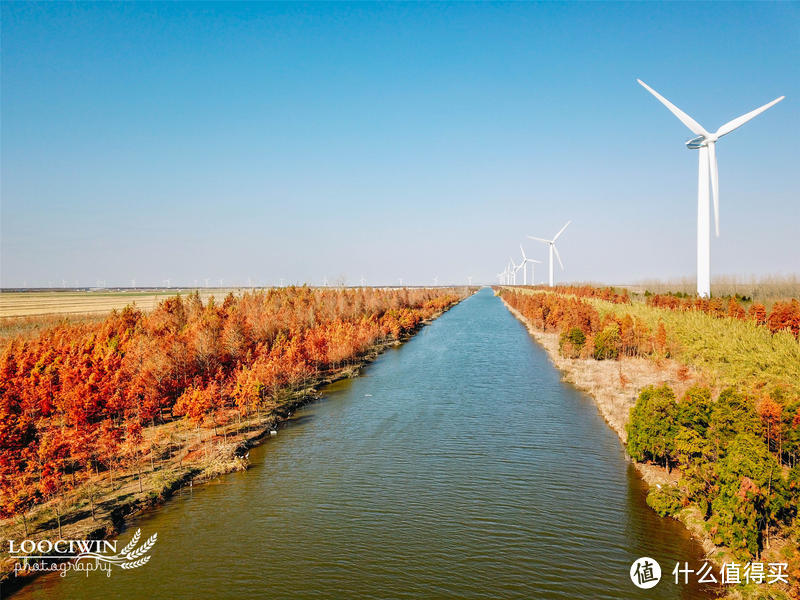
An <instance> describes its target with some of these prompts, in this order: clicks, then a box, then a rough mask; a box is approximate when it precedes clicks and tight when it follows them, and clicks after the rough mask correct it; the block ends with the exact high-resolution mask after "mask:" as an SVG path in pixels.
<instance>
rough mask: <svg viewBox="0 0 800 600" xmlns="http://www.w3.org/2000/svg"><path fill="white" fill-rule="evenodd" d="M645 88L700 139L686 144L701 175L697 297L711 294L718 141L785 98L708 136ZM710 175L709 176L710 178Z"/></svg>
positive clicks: (648, 87)
mask: <svg viewBox="0 0 800 600" xmlns="http://www.w3.org/2000/svg"><path fill="white" fill-rule="evenodd" d="M636 81H638V82H639V83H640V84H641V85H642V87H643V88H644V89H646V90H647V91H648V92H650V93H651V94H653V96H655V97H656V98H657V99H658V100H659V102H661V104H663V105H664V106H666V107H667V108H668V109H669V110H670V112H671V113H672V114H673V115H675V116H676V117H678V119H680V121H681V123H683V124H684V125H686V127H688V128H689V129H690V130H691V132H692V133H694V134H695V135H696V136H697V137H694V138H692V139H690V140H689V141H688V142H686V147H687V148H689V149H690V150H699V151H700V152H699V161H700V167H699V175H698V178H697V295H698V296H706V297H708V296H710V295H711V239H710V238H711V236H710V234H709V228H710V225H711V223H710V222H709V221H710V217H709V206H708V204H709V202H708V185H709V178H710V180H711V190H712V193H713V195H714V225H715V230H716V234H717V237H719V174H718V171H717V150H716V145H717V140H718V139H719V138H721V137H722V136H723V135H726V134H728V133H730V132H731V131H733V130H734V129H738V128H739V127H741V126H742V125H744V124H745V123H747V122H748V121H749V120H750V119H752V118H753V117H755V116H757V115H760V114H761V113H762V112H764V111H765V110H767V109H768V108H770V107H771V106H773V105H775V104H777V103H778V102H780V101H781V100H783V99H784V98H785V96H781V97H780V98H775V100H773V101H772V102H768V103H767V104H765V105H764V106H762V107H760V108H757V109H755V110H751V111H750V112H749V113H747V114H744V115H742V116H741V117H737V118H735V119H733V120H732V121H728V122H727V123H725V124H724V125H723V126H722V127H720V128H719V129H717V131H716V132H714V133H709V132H708V131H706V130H705V129H703V126H702V125H700V123H698V122H697V121H695V120H694V119H692V117H690V116H689V115H687V114H686V113H685V112H683V111H682V110H681V109H680V108H678V107H677V106H675V105H674V104H672V103H671V102H670V101H669V100H667V99H666V98H664V96H662V95H661V94H659V93H658V92H657V91H655V90H654V89H653V88H651V87H650V86H649V85H647V84H646V83H645V82H644V81H642V80H641V79H637V80H636ZM709 174H710V177H709Z"/></svg>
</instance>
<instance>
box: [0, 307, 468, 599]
mask: <svg viewBox="0 0 800 600" xmlns="http://www.w3.org/2000/svg"><path fill="white" fill-rule="evenodd" d="M462 299H463V298H460V299H457V300H455V301H453V302H451V303H450V304H449V305H447V306H446V307H444V308H443V309H442V310H439V311H437V312H434V313H433V314H432V315H430V317H429V318H427V319H425V320H423V321H421V322H419V323H418V324H417V326H416V327H414V328H413V329H411V330H408V331H407V332H405V333H404V334H402V335H401V336H400V337H399V338H394V337H393V336H388V337H384V338H382V339H380V340H379V341H378V342H376V343H375V344H373V345H372V346H370V347H369V348H368V349H367V350H366V351H365V352H364V353H362V354H361V355H360V356H359V357H357V358H355V359H353V360H351V361H349V362H348V364H347V365H346V366H344V367H341V368H338V369H335V370H332V371H327V372H324V373H321V374H320V375H319V376H317V377H315V378H309V379H308V380H307V381H306V383H305V385H304V386H302V388H300V389H293V390H285V392H284V393H283V394H282V395H281V396H280V397H279V398H276V400H275V402H274V403H272V404H271V405H270V406H268V407H265V408H264V409H263V410H262V411H261V412H260V413H258V412H257V413H256V414H255V416H252V417H251V418H249V419H241V420H239V419H237V413H236V411H235V410H231V411H230V413H229V414H227V415H222V417H223V418H221V419H219V420H218V422H216V425H215V426H214V427H212V426H206V427H195V426H194V425H192V424H191V423H190V422H189V421H188V420H187V419H178V420H175V421H171V422H168V423H166V424H164V425H158V426H155V427H148V428H146V429H145V430H144V435H145V438H146V439H148V438H149V439H160V440H168V445H167V446H165V447H164V448H163V449H162V451H161V452H158V453H155V452H154V453H151V462H150V463H149V467H150V469H144V470H146V471H148V470H149V472H148V473H143V472H142V471H143V469H142V468H141V466H140V467H139V468H138V469H134V470H128V471H127V472H124V473H116V474H114V475H113V480H112V481H111V486H110V489H109V486H108V480H109V473H102V472H101V473H100V474H99V475H96V476H95V477H93V478H92V479H91V480H90V481H89V482H87V483H86V484H85V485H82V486H79V487H77V488H76V489H75V490H74V493H71V494H70V497H69V500H70V503H72V502H73V501H76V500H77V502H76V503H75V506H74V508H71V509H70V510H63V512H61V513H60V514H58V516H56V517H54V516H53V515H54V512H56V511H58V510H61V509H60V508H59V507H58V506H56V505H55V504H53V503H45V504H42V505H41V506H40V507H37V509H36V510H35V511H31V513H30V514H29V515H28V519H27V524H26V523H23V522H22V519H18V520H15V521H11V520H6V521H5V522H4V524H3V527H2V528H0V535H2V536H3V537H4V538H6V539H23V538H29V539H34V540H37V539H45V538H54V537H56V536H58V537H60V538H64V539H102V538H110V537H115V536H116V535H118V534H119V533H120V532H121V531H123V530H124V528H125V524H126V522H127V521H129V520H130V519H131V518H133V517H135V516H137V515H140V514H141V513H142V512H144V511H147V510H151V509H152V508H154V507H156V506H158V505H160V504H162V503H163V502H165V501H166V500H167V499H169V498H171V497H173V496H175V495H182V494H184V493H186V490H187V488H188V489H191V488H192V487H193V486H194V485H195V484H199V483H204V482H208V481H212V480H214V479H216V478H217V477H219V476H220V475H222V474H224V473H228V472H232V471H236V470H244V469H246V468H247V466H248V458H247V457H248V449H249V448H252V447H254V446H256V445H258V444H260V443H262V442H263V441H264V440H266V439H267V438H269V437H271V436H272V435H275V434H277V433H278V431H279V428H280V425H281V424H282V423H283V422H285V421H286V420H287V419H289V418H290V417H291V415H292V413H293V412H294V411H295V410H296V409H297V408H298V407H299V406H301V405H303V404H306V403H308V402H311V401H314V400H316V399H318V398H319V397H320V393H319V390H320V388H321V387H323V386H325V385H328V384H330V383H332V382H334V381H337V380H341V379H345V378H353V377H356V376H358V374H359V373H360V371H361V369H362V368H363V367H364V366H366V365H367V364H369V363H371V362H372V361H374V360H375V359H376V358H377V357H378V356H379V355H380V354H381V353H382V352H384V351H385V350H386V349H387V348H389V347H393V346H397V345H400V344H402V343H403V342H405V341H407V340H408V339H410V338H411V337H413V336H414V335H415V334H416V333H418V332H419V331H420V329H422V328H423V327H424V326H425V325H427V324H429V323H431V322H432V321H433V320H435V319H436V318H438V317H440V316H441V315H442V314H443V313H444V312H446V311H448V310H449V309H450V308H452V307H453V306H455V305H456V304H458V302H460V301H461V300H462ZM222 423H227V424H222ZM153 455H155V457H154V456H153ZM143 477H144V478H145V480H146V483H145V485H142V481H143ZM65 504H66V503H65ZM59 520H60V524H59V523H58V521H59ZM25 527H27V528H28V529H29V532H28V534H27V535H26V534H25ZM14 563H15V561H13V560H11V559H9V558H8V557H7V555H6V557H5V559H4V560H3V563H2V571H3V573H2V576H3V579H2V582H0V585H1V586H2V592H3V593H5V594H8V593H10V592H11V591H13V590H16V589H18V588H19V587H21V586H22V585H24V584H25V583H27V582H28V581H30V580H31V579H32V578H33V575H29V576H26V577H14V575H13V567H14Z"/></svg>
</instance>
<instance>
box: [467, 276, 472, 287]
mask: <svg viewBox="0 0 800 600" xmlns="http://www.w3.org/2000/svg"><path fill="white" fill-rule="evenodd" d="M467 282H468V283H469V285H470V286H472V275H467Z"/></svg>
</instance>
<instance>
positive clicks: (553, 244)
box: [528, 221, 572, 287]
mask: <svg viewBox="0 0 800 600" xmlns="http://www.w3.org/2000/svg"><path fill="white" fill-rule="evenodd" d="M570 223H572V221H567V224H566V225H564V226H563V227H562V228H561V231H559V232H558V233H557V234H555V236H553V239H552V240H546V239H544V238H538V237H533V236H532V235H529V236H528V237H529V238H530V239H532V240H536V241H537V242H544V243H545V244H547V245H548V247H549V249H550V287H553V254H555V255H556V258H557V259H558V264H559V265H561V270H562V271H563V270H564V263H562V262H561V256H560V255H559V254H558V248H556V240H557V239H558V236H560V235H561V234H562V233H564V230H565V229H566V228H567V227H568V226H569V224H570Z"/></svg>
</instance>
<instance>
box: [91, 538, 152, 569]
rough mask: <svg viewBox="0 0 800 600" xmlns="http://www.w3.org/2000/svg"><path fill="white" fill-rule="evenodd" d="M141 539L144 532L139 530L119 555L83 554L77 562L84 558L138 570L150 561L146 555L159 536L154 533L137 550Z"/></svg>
mask: <svg viewBox="0 0 800 600" xmlns="http://www.w3.org/2000/svg"><path fill="white" fill-rule="evenodd" d="M141 537H142V530H141V529H137V530H136V533H134V534H133V537H132V538H131V541H130V542H128V544H127V545H126V546H125V547H124V548H123V549H122V550H120V551H119V552H118V553H117V554H114V555H111V556H106V555H105V554H98V553H97V552H83V553H81V554H79V555H78V556H77V558H76V562H77V561H78V560H81V559H83V558H94V559H96V560H99V561H103V562H106V563H110V564H114V565H117V566H119V567H120V568H122V569H136V568H138V567H141V566H142V565H146V564H147V561H149V560H150V557H149V556H146V555H147V553H148V552H150V549H151V548H152V547H153V546H154V545H155V543H156V540H157V539H158V534H157V533H154V534H153V535H151V536H150V537H149V538H147V541H146V542H144V543H143V544H142V545H140V546H139V547H138V548H137V547H136V546H137V545H138V544H139V539H140V538H141Z"/></svg>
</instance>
